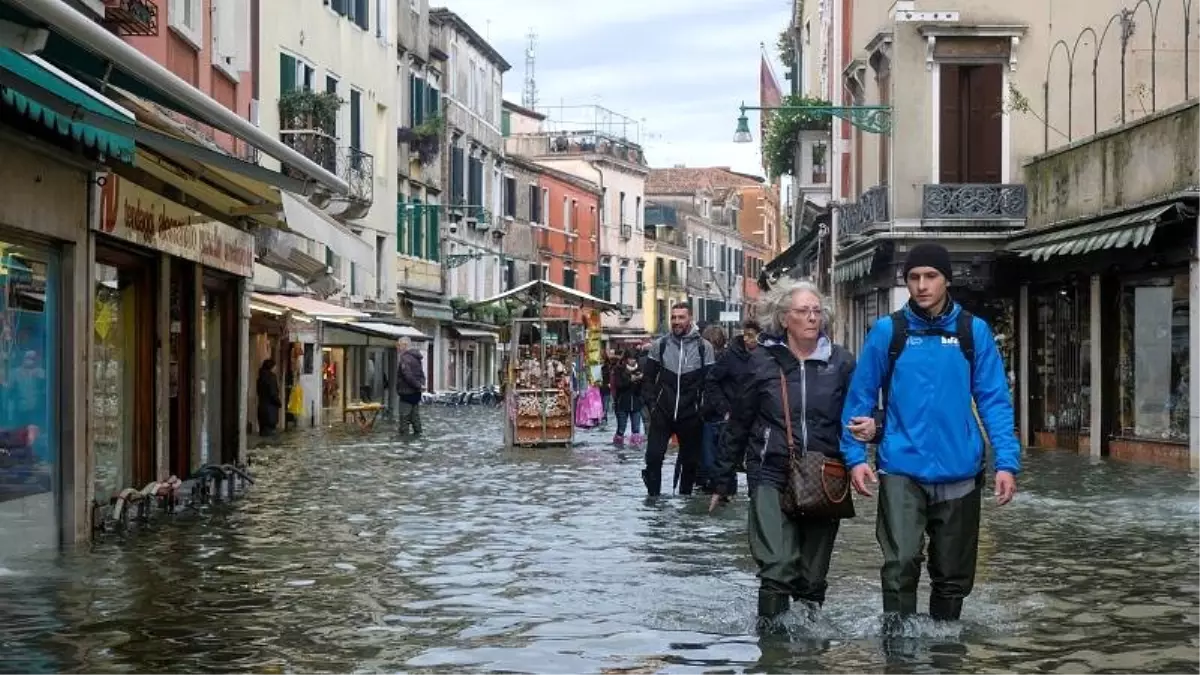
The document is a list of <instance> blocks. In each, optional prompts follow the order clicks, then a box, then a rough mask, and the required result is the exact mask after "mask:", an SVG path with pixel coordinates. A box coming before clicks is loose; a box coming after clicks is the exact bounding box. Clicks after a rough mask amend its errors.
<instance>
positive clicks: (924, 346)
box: [841, 303, 1021, 484]
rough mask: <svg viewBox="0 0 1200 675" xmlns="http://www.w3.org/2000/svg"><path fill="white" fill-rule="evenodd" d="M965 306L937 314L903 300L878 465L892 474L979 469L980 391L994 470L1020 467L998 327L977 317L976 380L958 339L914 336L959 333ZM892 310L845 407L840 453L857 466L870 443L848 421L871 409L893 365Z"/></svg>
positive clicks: (926, 475)
mask: <svg viewBox="0 0 1200 675" xmlns="http://www.w3.org/2000/svg"><path fill="white" fill-rule="evenodd" d="M961 311H962V307H960V306H959V305H958V303H953V306H952V307H951V309H950V311H948V312H945V313H943V314H942V315H941V316H939V317H936V318H934V319H932V320H931V319H928V318H925V317H921V316H919V315H918V314H916V313H915V312H913V310H912V309H911V307H907V306H906V307H905V308H904V312H905V315H906V316H907V317H908V327H909V336H908V341H907V344H906V345H905V347H904V351H902V352H900V358H899V359H898V360H897V361H896V368H895V371H894V372H893V374H892V388H891V393H890V394H889V396H888V409H887V412H886V422H885V423H884V427H883V441H882V442H881V443H880V445H879V448H878V455H879V457H878V466H879V469H880V470H881V471H883V472H884V473H889V474H897V475H902V476H908V477H909V478H912V479H914V480H916V481H918V482H921V483H933V484H937V483H952V482H955V481H960V480H965V479H967V478H971V477H974V476H976V475H977V474H978V473H979V471H980V468H981V467H982V465H983V451H984V444H983V436H982V434H981V433H980V430H979V425H978V424H977V423H976V422H975V416H974V414H973V413H972V411H971V400H972V398H974V401H975V406H976V408H977V409H978V411H979V417H980V419H981V420H982V421H983V425H984V427H985V428H986V429H987V435H988V438H989V439H990V440H991V443H992V449H993V453H994V455H995V457H994V461H995V469H996V470H997V471H1009V472H1012V473H1013V474H1016V473H1018V472H1019V471H1020V470H1021V447H1020V444H1019V443H1018V442H1017V436H1016V433H1015V431H1014V424H1013V406H1012V400H1011V398H1010V396H1009V390H1008V378H1007V377H1006V376H1005V374H1004V362H1003V360H1002V359H1001V358H1000V352H999V350H998V349H996V340H995V338H994V337H993V336H992V330H991V328H990V327H988V325H987V323H986V322H985V321H983V320H982V319H980V318H978V317H975V318H974V319H973V320H972V322H971V327H972V330H974V338H975V378H974V379H975V381H974V382H970V383H969V380H970V379H971V368H970V364H968V363H967V359H966V358H965V356H964V354H963V351H962V349H961V348H960V347H959V345H958V343H957V341H955V340H953V339H952V338H945V337H940V336H936V335H934V336H926V335H914V334H913V333H914V332H916V331H920V330H922V329H927V328H940V329H941V330H944V331H946V332H948V333H951V334H953V333H954V332H955V326H956V321H957V319H958V314H959V312H961ZM891 339H892V317H891V316H885V317H881V318H880V319H879V320H878V321H877V322H876V323H875V326H874V327H873V328H872V329H871V332H870V333H869V334H868V335H867V340H866V344H864V345H863V349H862V353H861V354H859V357H858V367H857V368H856V369H855V370H854V378H853V379H852V380H851V382H850V393H849V395H848V396H847V397H846V405H845V407H844V408H843V409H842V427H843V431H842V443H841V449H842V455H843V457H844V458H845V461H846V466H848V467H851V468H853V467H854V466H857V465H859V464H863V463H865V462H866V461H867V450H866V445H865V444H864V443H863V442H862V441H859V440H857V439H855V438H854V436H852V435H851V434H850V432H849V431H848V430H846V429H845V426H846V425H847V424H849V423H850V418H852V417H860V416H862V417H867V416H870V415H871V414H872V413H873V412H874V410H875V408H876V407H877V401H878V398H879V391H880V387H881V386H882V385H883V377H884V374H885V373H886V372H887V362H888V345H889V344H890V343H891Z"/></svg>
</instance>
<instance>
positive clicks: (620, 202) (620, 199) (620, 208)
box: [617, 192, 625, 225]
mask: <svg viewBox="0 0 1200 675" xmlns="http://www.w3.org/2000/svg"><path fill="white" fill-rule="evenodd" d="M617 224H618V225H624V224H625V193H624V192H622V193H620V194H619V195H617Z"/></svg>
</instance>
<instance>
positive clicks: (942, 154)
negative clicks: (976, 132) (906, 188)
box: [938, 63, 964, 183]
mask: <svg viewBox="0 0 1200 675" xmlns="http://www.w3.org/2000/svg"><path fill="white" fill-rule="evenodd" d="M938 68H939V69H940V75H939V78H938V79H939V81H940V82H939V91H938V96H939V110H938V115H939V117H938V124H939V125H940V129H938V182H939V183H961V182H963V150H964V147H963V143H962V140H963V124H962V116H963V105H962V99H963V94H962V86H961V79H962V68H961V67H960V66H956V65H954V64H950V63H943V64H941V65H939V66H938Z"/></svg>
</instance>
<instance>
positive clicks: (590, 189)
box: [533, 165, 606, 323]
mask: <svg viewBox="0 0 1200 675" xmlns="http://www.w3.org/2000/svg"><path fill="white" fill-rule="evenodd" d="M537 170H538V172H539V176H538V187H540V188H541V194H542V204H541V211H540V214H539V215H540V216H541V217H540V218H537V219H536V221H537V222H536V224H535V225H534V233H533V238H534V248H535V249H536V250H535V251H534V259H535V260H536V261H537V262H535V263H533V264H534V265H539V266H540V272H541V278H543V279H546V280H548V281H551V282H553V283H556V284H560V285H562V286H566V287H567V288H574V289H576V290H580V291H583V292H585V293H590V294H592V295H601V292H600V287H601V286H602V285H603V284H604V282H605V281H606V280H602V279H601V278H600V275H599V273H598V269H597V268H598V265H597V261H598V260H599V258H600V243H599V237H598V236H597V235H598V234H599V223H600V197H601V194H602V192H601V190H600V186H598V185H596V184H595V183H592V182H590V181H586V180H583V179H581V178H576V177H574V176H572V175H570V174H567V173H564V172H562V171H558V170H556V169H551V168H549V167H545V166H541V165H538V166H537ZM550 310H551V311H549V312H547V315H548V316H557V317H569V318H570V319H571V320H572V323H580V322H582V321H583V314H582V313H581V312H580V310H579V309H572V308H568V307H565V306H560V307H553V306H552V307H551V308H550Z"/></svg>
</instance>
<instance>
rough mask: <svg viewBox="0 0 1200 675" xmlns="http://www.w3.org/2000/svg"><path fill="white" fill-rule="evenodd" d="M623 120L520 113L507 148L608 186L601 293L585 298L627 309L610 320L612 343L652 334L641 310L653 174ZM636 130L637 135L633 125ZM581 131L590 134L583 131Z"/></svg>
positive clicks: (578, 110)
mask: <svg viewBox="0 0 1200 675" xmlns="http://www.w3.org/2000/svg"><path fill="white" fill-rule="evenodd" d="M539 114H540V113H539ZM618 118H620V116H619V115H617V114H616V113H613V112H611V111H607V110H604V109H603V108H598V107H596V106H575V107H572V106H565V107H560V108H555V109H554V110H553V111H551V114H549V115H548V116H547V117H546V119H544V120H536V119H534V118H532V117H530V116H529V115H527V114H525V113H524V112H523V111H521V110H518V109H517V108H516V107H513V108H512V109H510V110H509V115H508V120H509V121H508V124H509V131H510V133H509V136H508V138H507V140H506V143H505V147H506V149H507V151H508V153H509V154H513V155H520V156H523V157H526V158H528V159H530V160H532V161H534V162H536V163H538V164H541V165H544V166H547V167H550V168H553V169H557V170H559V171H563V172H565V173H568V174H570V175H572V176H575V177H577V178H580V179H583V180H585V181H588V182H591V183H594V184H596V185H598V186H600V191H601V199H600V204H599V220H600V229H599V233H598V236H597V244H598V258H599V261H598V265H599V267H598V270H597V275H596V277H595V279H596V285H595V286H593V287H591V288H584V289H582V290H586V291H587V292H588V293H590V294H592V295H594V296H596V297H598V298H603V299H606V300H610V301H612V302H615V303H617V304H619V305H620V306H621V310H620V311H619V312H612V313H606V314H604V315H603V317H602V322H603V334H604V338H605V339H606V340H608V341H614V340H617V339H620V338H626V339H628V338H635V337H641V336H644V335H645V334H646V323H645V319H644V316H643V313H642V312H643V308H642V307H639V304H640V301H641V300H642V299H643V297H644V291H645V288H644V286H642V285H639V283H638V278H639V276H641V277H643V278H644V276H645V270H644V266H645V261H644V259H643V254H644V248H645V245H644V240H645V231H644V222H645V220H644V213H643V211H644V209H645V199H646V197H645V189H646V177H647V175H648V173H649V169H648V168H647V167H646V160H645V156H644V154H643V152H642V148H641V146H640V145H639V144H638V143H636V142H635V141H633V140H631V139H630V138H628V137H627V135H626V134H625V133H624V132H623V129H624V128H625V126H626V125H622V124H621V123H619V122H615V121H614V120H616V119H618ZM621 119H623V118H621ZM582 120H586V122H584V121H582ZM628 122H629V123H630V125H632V126H633V127H636V124H637V123H636V122H634V121H633V120H628ZM580 126H583V127H587V128H586V129H577V127H580ZM518 130H521V131H522V132H521V133H518Z"/></svg>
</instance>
